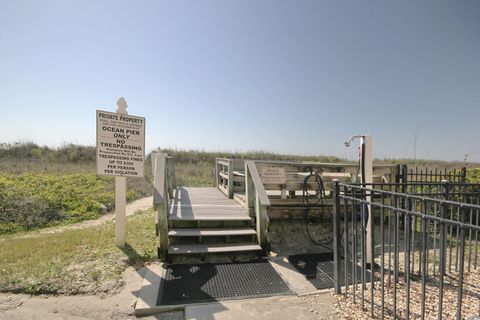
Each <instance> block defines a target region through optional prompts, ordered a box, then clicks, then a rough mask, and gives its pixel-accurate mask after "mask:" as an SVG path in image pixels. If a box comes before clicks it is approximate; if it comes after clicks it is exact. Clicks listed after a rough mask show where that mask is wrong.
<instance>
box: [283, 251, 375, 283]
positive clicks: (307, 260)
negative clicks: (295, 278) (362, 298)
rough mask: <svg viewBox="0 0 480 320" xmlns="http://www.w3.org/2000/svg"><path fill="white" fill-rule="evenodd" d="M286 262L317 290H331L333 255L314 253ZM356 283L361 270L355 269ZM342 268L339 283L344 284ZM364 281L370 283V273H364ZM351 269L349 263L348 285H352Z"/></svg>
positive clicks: (359, 278)
mask: <svg viewBox="0 0 480 320" xmlns="http://www.w3.org/2000/svg"><path fill="white" fill-rule="evenodd" d="M288 261H289V262H290V264H292V265H293V266H294V267H295V269H297V270H298V271H299V272H300V273H302V274H303V275H305V278H306V279H307V280H308V281H309V282H310V283H311V284H313V286H314V287H315V288H317V289H318V290H321V289H330V288H333V286H334V284H335V282H334V280H333V272H334V267H333V253H331V252H327V253H315V254H299V255H293V256H289V257H288ZM356 269H357V270H356V271H357V274H356V279H355V280H356V281H355V282H356V283H360V281H361V268H360V267H358V266H357V268H356ZM344 270H345V268H344V266H343V264H342V265H341V273H340V279H339V280H340V283H341V284H342V285H343V284H344V280H343V279H344ZM366 280H367V282H369V281H370V272H369V271H366ZM352 282H353V281H352V267H351V263H349V267H348V283H349V284H352Z"/></svg>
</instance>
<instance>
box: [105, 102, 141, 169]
mask: <svg viewBox="0 0 480 320" xmlns="http://www.w3.org/2000/svg"><path fill="white" fill-rule="evenodd" d="M144 159H145V118H143V117H136V116H131V115H128V114H120V113H113V112H107V111H101V110H97V173H98V174H101V175H109V176H122V177H143V163H144Z"/></svg>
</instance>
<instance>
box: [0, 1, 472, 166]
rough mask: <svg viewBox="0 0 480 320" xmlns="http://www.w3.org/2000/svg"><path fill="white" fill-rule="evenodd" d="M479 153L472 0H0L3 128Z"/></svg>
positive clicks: (227, 146)
mask: <svg viewBox="0 0 480 320" xmlns="http://www.w3.org/2000/svg"><path fill="white" fill-rule="evenodd" d="M120 96H124V97H125V98H126V100H127V102H128V104H129V109H128V110H129V112H130V114H133V115H140V116H145V117H146V118H147V149H148V150H151V149H152V148H154V147H157V146H160V147H174V148H194V149H204V150H228V151H242V150H260V149H261V150H268V151H275V152H282V153H296V154H327V155H338V156H344V157H349V158H353V157H355V155H356V151H355V150H354V149H353V148H351V149H346V148H345V147H344V146H343V141H344V140H345V139H346V138H347V137H348V136H350V135H352V134H358V133H365V132H367V133H370V134H372V135H373V137H374V146H373V148H374V153H375V156H376V157H413V141H414V132H415V127H416V126H417V127H418V130H417V133H418V134H417V135H418V140H417V141H418V142H417V149H418V151H417V157H419V158H433V159H446V160H462V159H463V154H464V153H465V152H469V151H472V150H476V152H474V153H473V154H472V155H471V160H476V161H480V126H479V124H480V2H479V1H476V0H471V1H437V0H432V1H383V0H382V1H357V0H355V1H293V0H292V1H279V0H273V1H256V0H255V1H254V0H238V1H226V0H218V1H194V0H192V1H119V0H115V1H113V0H112V1H98V0H95V1H87V0H82V1H61V0H58V1H46V0H43V1H37V0H34V1H20V0H2V1H1V2H0V108H1V115H0V117H1V120H2V121H1V124H0V141H7V142H12V141H18V140H28V141H34V142H37V143H39V144H47V145H54V146H58V145H61V144H62V143H67V142H74V143H80V144H89V145H93V144H94V143H95V110H96V109H103V110H107V111H114V110H115V102H116V100H117V98H118V97H120Z"/></svg>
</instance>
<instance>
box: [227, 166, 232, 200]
mask: <svg viewBox="0 0 480 320" xmlns="http://www.w3.org/2000/svg"><path fill="white" fill-rule="evenodd" d="M227 191H228V198H229V199H233V161H232V160H231V159H229V160H228V187H227Z"/></svg>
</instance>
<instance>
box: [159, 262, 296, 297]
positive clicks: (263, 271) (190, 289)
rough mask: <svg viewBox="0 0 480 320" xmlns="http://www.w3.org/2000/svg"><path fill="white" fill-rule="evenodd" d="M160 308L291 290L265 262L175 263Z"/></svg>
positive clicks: (166, 280) (286, 293)
mask: <svg viewBox="0 0 480 320" xmlns="http://www.w3.org/2000/svg"><path fill="white" fill-rule="evenodd" d="M166 268H167V269H166V276H165V281H164V282H163V283H164V285H163V290H162V289H161V294H160V295H159V298H158V300H159V301H157V305H176V304H185V303H195V302H211V301H217V300H225V299H241V298H253V297H263V296H274V295H290V294H292V291H290V289H289V288H288V285H287V284H286V283H285V282H284V281H283V280H282V278H281V277H280V275H279V274H278V273H277V272H276V271H275V269H274V268H273V267H272V266H271V265H270V263H269V262H268V261H266V260H260V261H254V262H240V263H208V264H173V265H169V266H167V267H166Z"/></svg>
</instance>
